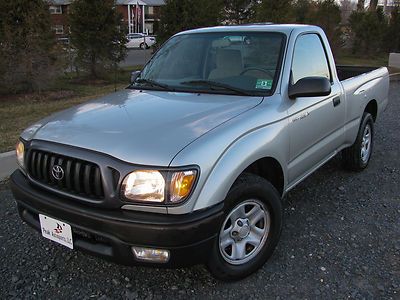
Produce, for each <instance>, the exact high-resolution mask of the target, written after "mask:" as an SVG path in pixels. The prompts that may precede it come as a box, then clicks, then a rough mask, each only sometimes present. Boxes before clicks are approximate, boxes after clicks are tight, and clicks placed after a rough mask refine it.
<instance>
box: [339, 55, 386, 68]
mask: <svg viewBox="0 0 400 300" xmlns="http://www.w3.org/2000/svg"><path fill="white" fill-rule="evenodd" d="M335 60H336V63H337V64H338V65H349V66H371V67H382V66H387V65H388V61H389V54H383V55H377V56H372V57H362V56H360V55H356V54H351V53H346V52H344V53H339V54H338V55H337V56H335Z"/></svg>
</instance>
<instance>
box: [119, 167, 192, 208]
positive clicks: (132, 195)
mask: <svg viewBox="0 0 400 300" xmlns="http://www.w3.org/2000/svg"><path fill="white" fill-rule="evenodd" d="M196 177H197V171H196V170H187V171H177V172H168V171H164V172H163V171H157V170H138V171H134V172H132V173H130V174H128V176H126V177H125V179H124V181H123V183H122V191H121V192H122V195H123V197H124V198H125V199H126V200H132V201H137V202H143V203H146V202H147V203H160V204H161V203H170V204H176V203H179V202H182V201H184V200H185V199H187V197H188V196H189V195H190V193H191V191H192V189H193V187H194V184H195V182H196Z"/></svg>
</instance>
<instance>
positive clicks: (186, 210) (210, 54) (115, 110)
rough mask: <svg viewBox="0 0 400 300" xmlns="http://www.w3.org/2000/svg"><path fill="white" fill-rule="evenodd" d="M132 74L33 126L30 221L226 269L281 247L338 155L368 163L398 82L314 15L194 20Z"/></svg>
mask: <svg viewBox="0 0 400 300" xmlns="http://www.w3.org/2000/svg"><path fill="white" fill-rule="evenodd" d="M131 80H132V83H131V85H130V86H129V87H128V88H127V89H126V90H123V91H120V92H116V93H114V94H112V95H109V96H105V97H103V98H100V99H97V100H94V101H90V102H88V103H86V104H83V105H80V106H77V107H75V108H72V109H68V110H66V111H63V112H61V113H57V114H55V115H53V116H50V117H48V118H46V119H44V120H42V121H40V122H38V123H37V124H34V125H32V126H31V127H29V128H28V129H26V130H25V131H24V132H23V133H22V135H21V138H20V140H19V142H18V144H17V160H18V163H19V166H20V168H19V170H17V171H16V172H15V173H14V174H13V175H12V177H11V186H12V190H13V193H14V196H15V199H16V202H17V206H18V210H19V214H20V217H21V218H22V220H24V221H25V222H26V223H28V224H29V225H31V226H33V227H34V228H36V229H37V230H38V231H40V232H41V234H42V235H43V236H44V237H45V238H48V239H50V240H53V241H55V242H57V243H59V244H62V245H64V246H66V247H69V248H71V249H75V248H77V249H81V250H84V251H86V252H89V253H91V254H94V255H98V256H101V257H103V258H106V259H110V260H113V261H116V262H119V263H123V264H132V265H152V266H158V267H161V266H165V267H181V266H188V265H193V264H197V263H205V264H206V265H207V267H208V269H209V270H210V272H211V273H212V274H213V275H214V276H215V277H216V278H219V279H221V280H236V279H239V278H242V277H244V276H247V275H249V274H251V273H253V272H254V271H256V270H257V269H258V268H260V267H261V266H262V265H263V264H264V263H265V262H266V261H267V259H268V258H269V257H270V256H271V254H272V252H273V250H274V248H275V246H276V245H277V243H278V240H279V238H280V234H281V229H282V217H283V209H282V198H283V197H284V195H285V194H286V193H287V192H288V191H290V190H291V189H292V188H294V187H295V186H296V185H297V184H298V183H299V182H301V181H302V180H303V179H305V178H306V177H307V176H309V175H310V174H312V173H313V172H314V171H315V170H316V169H318V168H319V167H320V166H322V165H323V164H324V163H326V162H327V161H328V160H329V159H331V158H332V157H334V156H335V155H337V154H340V155H341V157H342V160H343V166H344V167H346V168H348V169H350V170H354V171H361V170H363V169H364V168H366V167H367V165H368V162H369V160H370V158H371V154H372V150H373V142H374V126H375V123H376V121H377V120H379V118H380V116H381V113H382V112H383V111H384V109H385V108H386V105H387V103H388V89H389V77H388V71H387V69H386V68H367V67H337V66H335V62H334V58H333V56H332V52H331V49H330V47H329V44H328V40H327V38H326V36H325V34H324V32H323V31H322V30H321V29H320V28H318V27H315V26H307V25H261V24H255V25H242V26H227V27H215V28H203V29H197V30H190V31H185V32H181V33H179V34H176V35H175V36H173V37H172V38H171V39H169V40H168V41H167V42H166V43H165V44H164V45H163V46H162V47H161V49H160V50H159V51H158V52H156V53H155V55H154V56H153V57H152V59H151V60H150V61H149V63H148V64H147V65H146V66H145V67H144V68H143V70H142V71H141V72H135V73H133V74H132V78H131Z"/></svg>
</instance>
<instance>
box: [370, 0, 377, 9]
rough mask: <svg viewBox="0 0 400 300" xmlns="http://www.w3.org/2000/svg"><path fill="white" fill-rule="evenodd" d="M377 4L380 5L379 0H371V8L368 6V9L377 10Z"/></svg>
mask: <svg viewBox="0 0 400 300" xmlns="http://www.w3.org/2000/svg"><path fill="white" fill-rule="evenodd" d="M377 6H378V0H371V1H370V2H369V8H368V10H369V11H376V8H377Z"/></svg>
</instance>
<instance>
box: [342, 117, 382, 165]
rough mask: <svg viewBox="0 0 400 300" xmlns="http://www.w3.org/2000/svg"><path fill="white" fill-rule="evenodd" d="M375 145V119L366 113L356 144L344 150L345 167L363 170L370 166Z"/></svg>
mask: <svg viewBox="0 0 400 300" xmlns="http://www.w3.org/2000/svg"><path fill="white" fill-rule="evenodd" d="M373 146H374V119H373V118H372V116H371V114H369V113H364V115H363V117H362V119H361V124H360V129H359V130H358V134H357V138H356V141H355V142H354V144H353V145H352V146H351V147H349V148H346V149H344V150H343V151H342V159H343V166H344V168H346V169H348V170H352V171H361V170H363V169H365V168H366V167H367V166H368V163H369V161H370V159H371V155H372V150H373Z"/></svg>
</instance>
